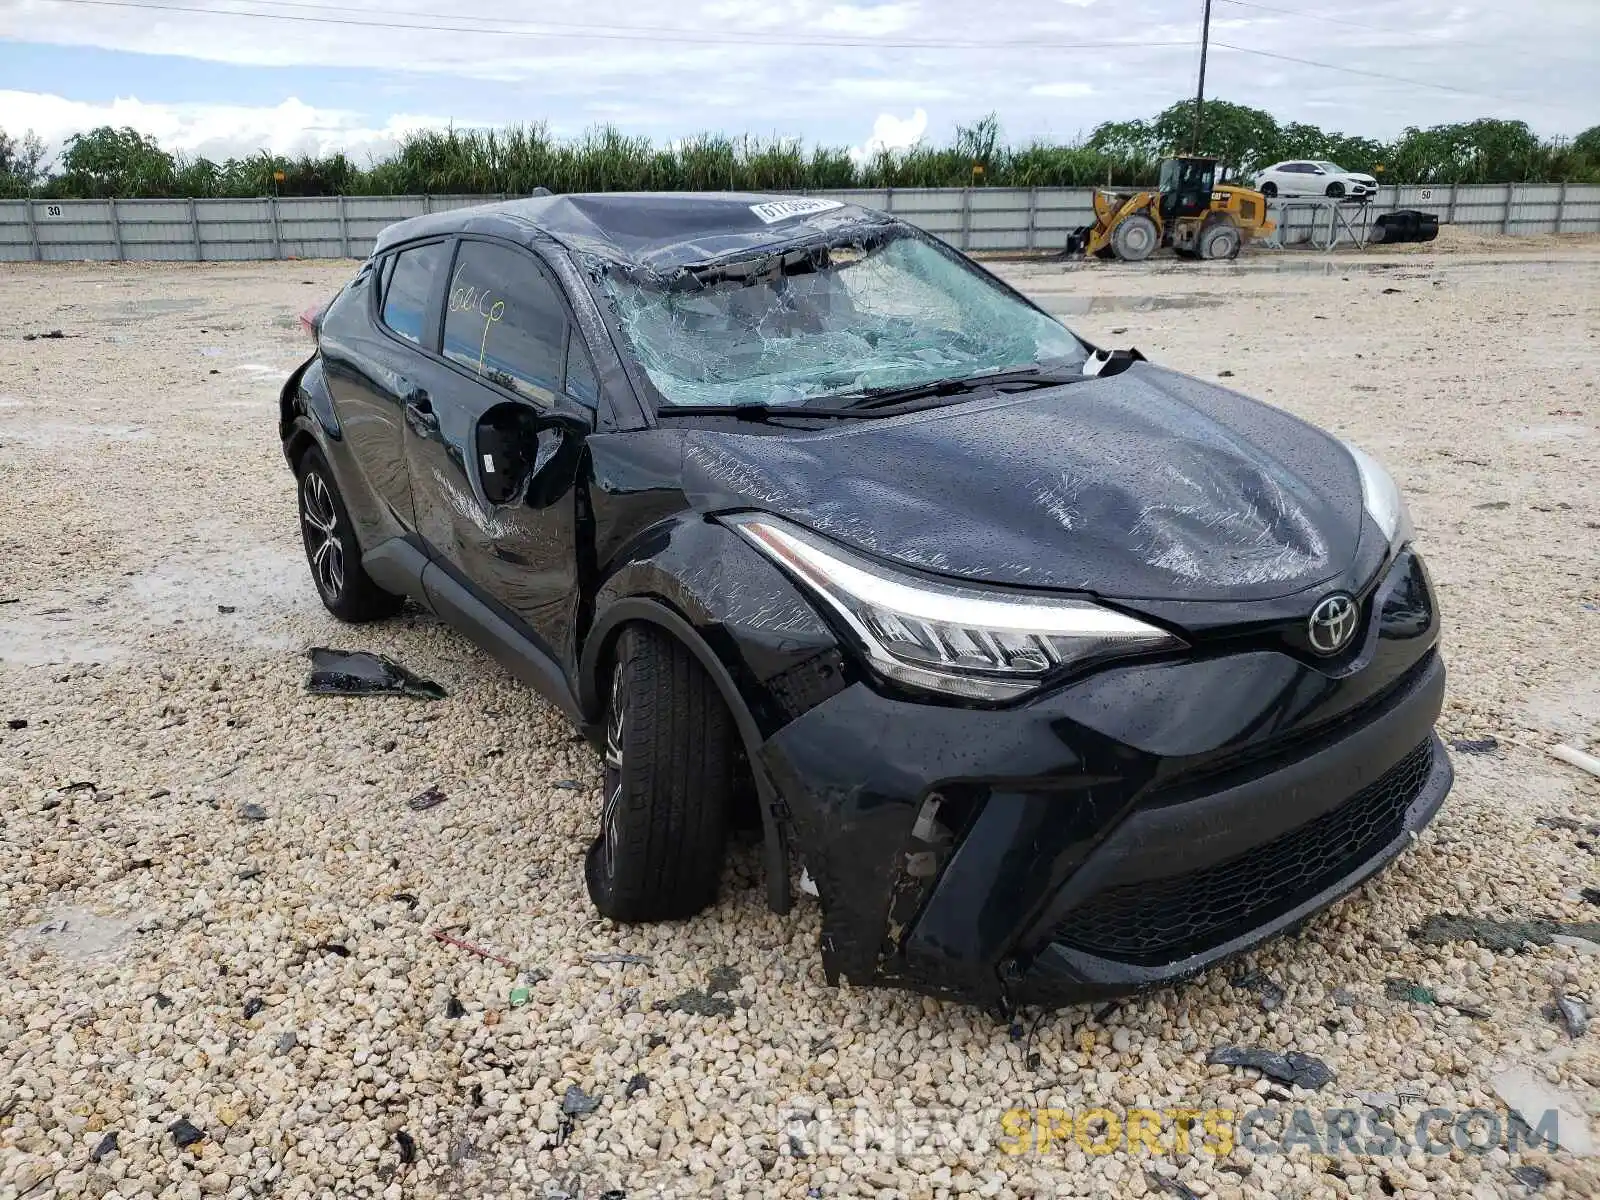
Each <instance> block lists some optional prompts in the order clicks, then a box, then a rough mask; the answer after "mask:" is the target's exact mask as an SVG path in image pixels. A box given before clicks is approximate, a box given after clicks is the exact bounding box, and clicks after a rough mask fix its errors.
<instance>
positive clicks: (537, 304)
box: [405, 237, 598, 664]
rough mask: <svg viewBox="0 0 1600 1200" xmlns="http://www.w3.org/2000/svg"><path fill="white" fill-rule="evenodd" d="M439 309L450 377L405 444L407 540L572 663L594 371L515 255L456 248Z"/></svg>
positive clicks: (549, 280) (555, 288)
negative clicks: (410, 533) (581, 482)
mask: <svg viewBox="0 0 1600 1200" xmlns="http://www.w3.org/2000/svg"><path fill="white" fill-rule="evenodd" d="M443 308H444V312H443V319H442V321H441V340H440V346H439V350H440V358H439V362H440V369H441V370H442V371H444V372H446V373H447V374H448V376H449V378H448V380H447V381H442V382H440V383H439V384H438V385H437V386H436V387H433V388H430V389H429V393H430V394H429V400H430V402H431V403H430V406H429V407H430V411H429V412H428V413H427V414H426V415H425V416H423V415H421V414H417V413H416V412H415V411H414V410H413V411H412V412H411V416H410V417H409V418H408V421H407V426H406V433H405V438H406V459H407V462H408V464H409V468H410V475H411V488H412V499H413V503H414V505H415V508H416V513H417V528H418V530H419V531H420V532H421V534H422V536H423V538H424V539H425V540H426V542H427V543H428V545H429V548H430V552H431V553H432V555H433V556H434V558H435V559H436V561H437V562H438V563H439V565H440V567H442V568H443V569H444V570H445V571H447V572H448V573H449V574H451V575H453V576H455V577H456V579H457V580H458V581H459V582H460V583H462V584H463V585H465V586H466V587H467V588H468V589H470V590H471V591H472V592H474V593H475V594H476V595H477V596H478V597H479V598H480V599H482V600H484V601H485V602H486V603H488V604H489V605H490V606H491V607H492V608H493V609H495V610H497V613H498V615H499V616H501V617H502V619H507V620H509V621H510V622H511V623H512V624H513V626H514V627H520V628H521V630H522V632H523V633H524V634H526V635H528V636H530V637H531V638H532V639H533V640H534V641H535V643H536V644H538V645H539V646H540V648H541V649H543V650H544V651H545V653H547V654H548V655H549V656H550V657H552V658H554V659H555V660H556V661H557V662H558V663H562V664H570V663H571V662H572V654H573V647H572V645H571V638H572V633H573V626H574V616H575V607H576V605H577V603H578V531H577V525H578V502H579V501H578V492H577V488H576V482H577V467H578V463H579V461H580V459H581V458H582V455H583V449H584V439H585V438H586V436H587V435H588V433H589V432H590V430H591V429H592V428H593V420H594V406H595V404H596V401H597V394H598V383H597V381H596V378H595V370H594V367H593V365H592V359H591V357H590V355H589V353H588V351H587V349H586V348H585V346H584V343H583V336H582V334H581V333H580V332H579V331H578V330H577V328H576V327H575V326H574V323H573V321H572V318H571V314H570V311H569V309H568V307H567V304H566V301H565V299H564V297H563V294H562V291H561V288H560V286H559V284H558V283H557V281H556V279H555V278H554V276H553V275H552V274H551V273H550V272H549V271H548V270H547V269H546V267H545V266H544V264H543V263H542V262H541V261H540V260H539V259H538V257H537V256H536V255H534V254H533V253H532V252H531V251H529V250H527V249H525V248H522V247H518V246H513V245H510V244H508V243H503V242H497V241H492V240H487V239H478V238H470V237H467V238H462V239H461V240H460V242H459V243H458V244H457V248H456V254H455V258H454V261H453V262H452V264H451V269H450V273H449V283H448V287H447V289H446V292H445V296H444V301H443Z"/></svg>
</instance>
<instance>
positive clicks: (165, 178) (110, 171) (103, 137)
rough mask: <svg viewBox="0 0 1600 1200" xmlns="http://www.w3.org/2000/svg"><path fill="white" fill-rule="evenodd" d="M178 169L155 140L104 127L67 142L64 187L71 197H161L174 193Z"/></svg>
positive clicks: (64, 157)
mask: <svg viewBox="0 0 1600 1200" xmlns="http://www.w3.org/2000/svg"><path fill="white" fill-rule="evenodd" d="M176 165H177V164H176V163H175V162H174V161H173V158H172V155H170V154H168V153H167V152H166V151H165V150H163V149H162V148H161V147H160V146H158V145H157V144H156V140H155V138H153V137H146V136H144V135H143V134H141V133H139V132H138V131H137V130H135V129H131V128H128V127H126V126H124V127H123V128H121V129H113V128H111V126H109V125H102V126H100V127H99V128H98V129H91V130H90V131H89V132H88V133H75V134H73V135H72V136H71V137H69V138H68V139H67V144H66V149H65V151H64V152H63V153H62V155H61V169H62V179H61V183H62V187H63V188H64V189H65V190H66V191H67V192H68V194H70V195H75V196H87V197H90V198H100V197H110V196H116V197H124V196H161V195H166V194H168V193H169V192H170V191H171V189H172V181H173V173H174V169H175V167H176Z"/></svg>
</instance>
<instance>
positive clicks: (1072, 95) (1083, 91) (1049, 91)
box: [1028, 80, 1094, 99]
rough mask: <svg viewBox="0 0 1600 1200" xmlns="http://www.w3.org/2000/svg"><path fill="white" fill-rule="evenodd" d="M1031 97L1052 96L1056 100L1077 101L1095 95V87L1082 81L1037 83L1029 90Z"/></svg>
mask: <svg viewBox="0 0 1600 1200" xmlns="http://www.w3.org/2000/svg"><path fill="white" fill-rule="evenodd" d="M1028 95H1030V96H1052V97H1055V98H1056V99H1076V98H1078V97H1080V96H1092V95H1094V85H1093V84H1091V83H1084V82H1082V81H1081V80H1073V81H1072V82H1070V83H1036V84H1034V85H1033V86H1032V87H1031V88H1029V89H1028Z"/></svg>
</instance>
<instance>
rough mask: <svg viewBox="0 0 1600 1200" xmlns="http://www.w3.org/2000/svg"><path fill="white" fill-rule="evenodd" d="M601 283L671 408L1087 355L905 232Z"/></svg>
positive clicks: (909, 382)
mask: <svg viewBox="0 0 1600 1200" xmlns="http://www.w3.org/2000/svg"><path fill="white" fill-rule="evenodd" d="M602 282H603V285H604V287H605V289H606V292H607V294H608V295H609V296H610V299H611V302H612V305H613V307H614V309H615V311H616V314H617V318H618V322H619V324H620V325H621V328H622V331H623V334H624V335H625V336H626V338H627V340H628V341H629V343H630V344H631V346H632V348H633V352H634V355H635V356H636V357H637V358H638V360H639V363H640V365H641V366H642V367H643V368H644V371H645V373H646V374H647V375H648V376H649V377H650V382H651V383H653V384H654V385H655V387H656V390H657V391H659V392H660V393H661V396H662V397H663V399H664V401H665V402H666V403H667V404H668V405H672V406H683V407H693V406H704V405H733V404H767V405H782V404H802V403H806V402H808V401H813V400H816V399H818V398H820V397H830V396H849V395H852V394H857V393H861V392H864V391H867V390H868V389H882V388H902V387H915V386H917V385H919V384H924V383H932V382H935V381H939V380H948V379H953V378H962V379H964V378H967V377H970V376H973V375H981V374H986V373H989V372H993V371H1004V370H1016V369H1018V368H1022V367H1031V366H1034V365H1036V364H1037V365H1041V366H1050V367H1057V366H1061V365H1065V364H1071V363H1077V362H1081V361H1082V360H1083V358H1084V356H1085V351H1084V348H1083V346H1082V344H1081V343H1080V342H1079V341H1078V340H1077V339H1076V338H1075V337H1073V336H1072V334H1071V333H1069V332H1068V331H1067V330H1066V329H1065V327H1063V326H1062V325H1060V324H1059V323H1057V322H1056V321H1054V320H1052V319H1051V318H1050V317H1048V316H1046V315H1045V314H1043V313H1041V312H1039V311H1038V310H1037V309H1034V308H1032V307H1030V306H1028V305H1027V304H1024V303H1023V302H1022V301H1020V300H1018V299H1017V298H1016V297H1014V296H1012V295H1010V294H1008V293H1007V292H1005V291H1003V290H1001V289H1000V288H998V287H996V286H995V285H994V284H992V283H991V282H990V281H989V280H988V279H986V278H985V277H984V276H982V275H980V274H978V273H977V272H975V271H972V270H969V269H968V268H966V267H965V266H963V265H962V264H961V262H960V261H959V260H958V259H956V258H954V257H952V256H950V255H947V254H945V253H942V252H941V251H940V250H939V249H937V248H936V247H935V246H933V245H931V244H929V243H928V242H925V241H923V240H922V239H921V238H918V237H915V236H913V235H910V234H909V233H906V232H904V231H895V232H891V233H889V234H887V235H882V234H880V235H876V236H874V237H873V238H870V239H862V240H859V241H856V242H854V243H851V244H847V245H830V246H813V247H805V248H800V249H795V250H790V251H785V252H773V253H771V254H767V255H763V256H761V257H759V258H757V259H753V260H746V261H743V262H739V263H726V264H719V265H717V266H714V267H709V268H701V269H699V270H692V271H684V272H680V273H678V274H676V275H674V276H671V277H667V278H661V277H653V276H644V275H643V274H642V273H628V272H626V271H623V270H621V269H607V270H605V272H604V273H603V275H602Z"/></svg>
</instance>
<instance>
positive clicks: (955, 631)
mask: <svg viewBox="0 0 1600 1200" xmlns="http://www.w3.org/2000/svg"><path fill="white" fill-rule="evenodd" d="M315 332H316V336H317V351H316V353H315V355H314V356H313V357H312V358H311V359H310V361H308V362H307V363H305V364H304V365H303V366H302V367H300V368H299V369H298V370H297V371H295V373H294V374H293V376H292V377H291V378H290V379H289V381H288V382H287V384H286V385H285V387H284V389H283V393H282V425H281V434H282V438H283V447H284V452H285V454H286V456H287V457H288V460H289V463H290V465H291V466H292V467H293V468H294V471H295V473H296V475H297V476H298V478H299V483H300V487H299V495H300V514H301V521H302V529H303V532H304V536H305V545H306V553H307V557H308V558H309V560H310V564H311V570H312V574H313V577H314V578H315V580H316V584H317V587H318V589H319V590H320V592H321V594H322V598H323V600H324V602H325V603H326V605H327V607H328V608H329V609H330V610H331V611H332V612H333V613H334V614H335V615H336V616H338V617H340V618H342V619H344V620H348V621H363V620H369V619H373V618H378V617H382V616H385V615H387V614H390V613H393V612H394V611H395V610H396V609H397V608H398V607H399V605H400V604H401V597H403V596H410V597H412V598H414V599H415V600H416V601H418V602H420V603H421V604H423V605H425V606H426V607H428V608H429V609H431V610H432V611H433V612H435V613H437V614H438V615H439V616H440V617H441V618H442V619H444V620H445V621H447V622H449V623H450V624H451V625H453V626H454V627H455V628H456V629H458V630H460V631H461V632H462V633H464V634H466V635H467V636H468V637H470V638H472V639H474V640H475V641H477V642H479V643H480V644H482V645H483V646H485V647H486V648H488V649H489V650H490V651H492V652H493V653H494V654H495V655H496V656H497V657H498V658H499V659H500V660H501V661H502V662H503V663H505V665H506V666H507V667H508V668H510V670H512V671H513V672H515V673H516V674H517V675H518V676H519V677H521V678H522V679H524V680H526V681H527V682H528V683H530V684H531V685H533V686H534V687H536V688H537V689H539V691H541V692H542V693H543V694H544V695H545V696H547V697H548V698H549V699H550V700H551V701H552V702H553V703H554V704H556V705H557V706H558V707H559V708H560V709H561V710H562V711H563V712H564V713H565V714H566V715H567V716H568V717H569V718H570V719H571V720H572V721H573V722H574V724H576V725H577V726H578V727H579V728H580V729H582V730H583V731H584V732H585V733H586V734H588V736H589V737H590V738H591V739H592V740H593V741H594V743H595V744H596V746H597V748H598V749H599V751H600V753H601V754H602V756H603V759H604V786H603V799H602V804H601V808H600V811H599V812H598V813H597V814H596V818H595V819H596V834H595V839H594V843H593V846H592V848H591V850H590V852H589V855H588V860H587V876H588V886H589V891H590V895H591V896H592V898H593V900H594V903H595V904H596V906H597V907H598V908H599V910H600V911H601V912H602V913H604V914H606V915H608V916H610V917H613V918H616V919H618V920H622V921H648V920H656V919H662V918H674V917H687V916H689V915H691V914H693V913H695V912H697V911H699V910H700V909H702V908H703V907H705V906H706V905H708V904H710V903H711V902H712V901H713V900H714V899H715V897H716V893H717V886H718V878H719V875H720V872H721V866H722V859H723V848H724V840H725V834H726V830H727V829H728V827H729V825H730V822H734V821H737V820H738V819H740V817H741V816H744V817H746V819H748V820H750V821H752V822H754V823H758V824H759V826H760V828H761V830H762V836H763V837H764V844H765V866H766V874H767V894H768V899H769V901H770V903H771V904H772V905H773V906H774V907H776V908H778V909H779V910H780V911H781V910H783V909H784V908H786V907H787V905H788V903H789V893H790V887H791V881H792V879H793V878H794V877H796V876H798V878H799V879H800V882H801V884H802V885H804V886H811V885H814V887H815V890H816V892H817V894H818V896H819V897H820V902H821V904H822V907H823V912H824V920H823V937H822V955H823V965H824V967H825V969H826V971H827V973H828V977H829V978H830V979H831V980H837V978H838V977H839V975H840V974H843V975H844V976H846V977H847V978H849V979H850V980H851V981H852V982H857V983H872V982H880V983H894V984H899V985H903V986H907V987H913V988H917V989H921V990H924V991H928V992H932V993H936V994H947V995H956V996H962V997H966V998H971V999H974V1000H980V1001H985V1002H999V1003H1001V1004H1019V1003H1034V1002H1037V1003H1058V1002H1065V1001H1070V1000H1074V999H1082V998H1087V997H1094V996H1102V995H1113V994H1118V993H1123V992H1128V991H1132V990H1136V989H1139V988H1144V987H1151V986H1155V985H1159V984H1164V983H1168V982H1171V981H1174V980H1177V979H1181V978H1184V977H1186V976H1188V975H1192V974H1194V973H1195V972H1197V971H1199V970H1201V969H1203V968H1204V967H1206V966H1208V965H1210V964H1211V963H1213V962H1215V961H1217V960H1219V959H1221V958H1223V957H1225V956H1227V955H1230V954H1232V953H1235V952H1237V951H1239V950H1241V949H1243V948H1244V947H1247V946H1250V945H1253V944H1255V943H1256V942H1259V941H1260V940H1262V939H1263V938H1265V937H1267V936H1269V935H1271V934H1273V933H1275V932H1278V931H1280V930H1283V929H1285V928H1287V927H1289V926H1291V925H1293V924H1295V923H1297V922H1299V921H1301V920H1303V919H1304V918H1305V917H1307V916H1308V915H1310V914H1311V913H1313V912H1315V911H1316V910H1318V909H1320V908H1322V907H1323V906H1325V905H1327V904H1329V903H1330V902H1331V901H1333V900H1334V899H1335V898H1337V897H1338V896H1340V895H1342V894H1344V893H1345V892H1348V891H1349V890H1350V889H1351V888H1353V887H1355V886H1356V885H1357V884H1358V883H1359V882H1361V881H1362V880H1363V879H1365V878H1367V877H1368V876H1369V875H1371V874H1372V873H1373V872H1375V871H1377V870H1378V869H1379V868H1380V867H1382V866H1383V865H1384V864H1385V863H1386V862H1388V861H1389V860H1390V859H1391V858H1392V857H1394V856H1395V855H1396V854H1397V853H1399V851H1400V850H1401V849H1403V848H1404V847H1405V846H1406V845H1407V843H1408V841H1409V840H1410V839H1411V838H1412V837H1414V835H1415V834H1416V832H1417V831H1418V830H1419V829H1420V828H1422V826H1424V825H1425V824H1426V823H1427V822H1428V820H1429V819H1430V818H1431V817H1432V816H1433V814H1434V813H1435V812H1436V811H1437V810H1438V808H1439V806H1440V804H1441V803H1442V802H1443V800H1444V797H1445V793H1446V792H1447V791H1448V790H1449V787H1450V782H1451V769H1450V764H1449V761H1448V759H1447V758H1446V755H1445V752H1444V750H1443V747H1442V746H1441V745H1440V742H1439V739H1438V738H1437V736H1436V735H1435V734H1434V732H1433V725H1434V722H1435V720H1436V719H1437V717H1438V714H1439V711H1440V706H1441V703H1442V698H1443V693H1444V678H1445V672H1444V665H1443V663H1442V662H1441V661H1440V656H1439V652H1438V638H1439V616H1438V612H1437V609H1436V606H1435V600H1434V596H1433V592H1432V590H1431V588H1430V586H1429V582H1428V577H1427V573H1426V571H1425V570H1424V568H1423V564H1422V560H1421V558H1419V557H1418V555H1417V553H1416V551H1415V550H1414V549H1413V548H1412V546H1411V545H1410V540H1411V529H1410V525H1409V522H1408V518H1407V515H1406V510H1405V506H1404V504H1403V502H1402V500H1401V497H1400V494H1399V492H1398V491H1397V490H1396V487H1395V485H1394V483H1393V481H1392V480H1391V479H1390V477H1389V475H1388V474H1387V473H1386V472H1385V471H1384V469H1383V468H1382V467H1381V466H1379V465H1378V463H1376V462H1375V461H1374V460H1373V459H1371V458H1369V457H1368V456H1367V455H1365V454H1364V453H1362V452H1361V451H1360V450H1358V449H1356V448H1355V447H1353V446H1350V445H1347V444H1345V443H1343V442H1341V441H1339V440H1337V439H1336V438H1333V437H1331V436H1329V435H1328V434H1326V433H1323V432H1321V431H1320V430H1318V429H1316V428H1314V427H1312V426H1310V425H1307V424H1306V423H1305V422H1303V421H1300V420H1298V419H1296V418H1295V417H1292V416H1290V415H1288V414H1287V413H1284V412H1281V411H1279V410H1277V409H1274V408H1271V407H1268V406H1267V405H1264V404H1261V403H1258V402H1256V401H1253V400H1250V399H1247V398H1245V397H1243V396H1240V395H1238V394H1236V393H1233V392H1229V391H1226V390H1223V389H1221V388H1218V387H1214V386H1212V385H1210V384H1206V383H1201V382H1198V381H1196V380H1194V379H1190V378H1187V377H1185V376H1183V375H1179V374H1177V373H1175V372H1172V371H1168V370H1164V369H1162V368H1160V367H1157V366H1154V365H1152V364H1150V363H1148V362H1146V361H1144V360H1143V358H1142V357H1141V356H1140V355H1139V354H1138V353H1137V352H1136V351H1113V352H1107V351H1102V350H1099V349H1097V348H1094V347H1091V346H1089V345H1087V344H1086V343H1084V342H1083V341H1082V340H1081V339H1079V338H1077V337H1075V336H1074V335H1073V334H1071V333H1070V332H1069V331H1068V330H1067V329H1065V328H1064V327H1063V326H1062V325H1061V324H1060V323H1058V322H1057V321H1056V320H1054V319H1053V318H1052V317H1050V316H1049V315H1047V314H1046V313H1044V312H1042V311H1041V310H1040V309H1038V308H1037V307H1035V306H1034V305H1033V304H1031V303H1030V302H1029V301H1028V300H1026V299H1025V298H1023V297H1022V296H1020V295H1018V294H1017V293H1016V292H1014V291H1013V290H1012V289H1011V288H1009V287H1007V286H1006V285H1005V284H1004V283H1002V282H1000V281H999V280H998V279H996V278H994V277H993V276H991V275H989V274H988V273H987V272H985V271H984V270H983V269H982V268H980V267H979V266H977V265H976V264H974V263H972V262H970V261H968V260H967V259H966V258H964V257H962V256H961V255H959V254H957V253H955V252H954V251H952V250H950V249H949V248H948V247H946V246H945V245H943V244H942V243H941V242H939V241H937V240H935V239H933V238H930V237H928V236H927V235H925V234H923V233H921V232H919V231H918V230H916V229H914V228H911V227H909V226H907V225H905V224H903V223H901V222H899V221H896V220H895V219H893V218H892V217H889V216H885V215H883V214H879V213H874V212H870V211H867V210H864V209H860V208H856V207H853V206H850V205H846V204H841V203H839V202H837V201H833V200H825V199H820V198H814V197H762V196H741V195H731V194H721V195H681V194H680V195H597V196H551V197H543V198H538V199H533V200H525V201H516V202H511V203H506V204H496V205H490V206H485V207H480V208H469V209H462V210H458V211H454V212H448V213H439V214H435V215H431V216H426V217H420V218H418V219H415V220H411V221H405V222H402V223H401V224H398V225H395V226H392V227H391V228H389V229H388V230H386V231H385V232H384V234H383V235H382V237H381V238H380V239H379V242H378V246H377V248H376V250H375V251H374V252H373V254H372V256H371V258H370V259H368V260H367V262H365V263H364V264H363V265H362V267H361V269H360V271H359V272H358V273H357V274H356V276H355V278H354V279H352V280H351V281H350V282H349V284H347V285H346V286H345V287H344V289H343V290H342V291H341V292H340V293H339V294H338V296H337V297H336V298H335V299H334V300H333V301H332V303H331V304H330V305H329V306H328V307H327V308H326V310H325V311H324V312H323V313H322V315H321V316H320V318H319V319H318V320H317V321H316V322H315ZM574 802H577V801H574Z"/></svg>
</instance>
